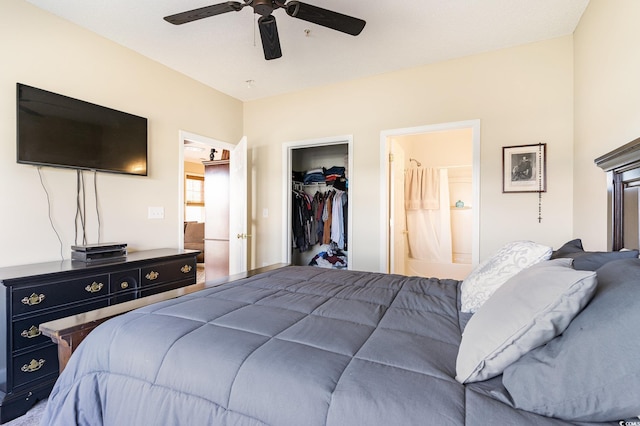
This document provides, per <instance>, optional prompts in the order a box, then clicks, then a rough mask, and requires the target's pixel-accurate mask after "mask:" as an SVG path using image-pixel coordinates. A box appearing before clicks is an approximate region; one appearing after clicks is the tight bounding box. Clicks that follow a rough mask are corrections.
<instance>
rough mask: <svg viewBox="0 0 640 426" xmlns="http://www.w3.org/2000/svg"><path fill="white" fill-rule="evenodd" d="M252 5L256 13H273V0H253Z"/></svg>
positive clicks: (263, 14)
mask: <svg viewBox="0 0 640 426" xmlns="http://www.w3.org/2000/svg"><path fill="white" fill-rule="evenodd" d="M251 6H252V7H253V12H254V13H257V14H258V15H262V16H268V15H271V12H273V9H274V7H273V1H272V0H253V2H252V4H251Z"/></svg>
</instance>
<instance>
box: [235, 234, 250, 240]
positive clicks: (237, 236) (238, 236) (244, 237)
mask: <svg viewBox="0 0 640 426" xmlns="http://www.w3.org/2000/svg"><path fill="white" fill-rule="evenodd" d="M249 237H251V235H247V234H238V235H236V238H238V239H242V240H246V239H247V238H249Z"/></svg>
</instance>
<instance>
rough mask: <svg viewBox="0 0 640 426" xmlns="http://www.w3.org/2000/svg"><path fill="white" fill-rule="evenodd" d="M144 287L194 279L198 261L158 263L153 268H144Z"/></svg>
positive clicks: (142, 277)
mask: <svg viewBox="0 0 640 426" xmlns="http://www.w3.org/2000/svg"><path fill="white" fill-rule="evenodd" d="M140 275H141V278H140V279H141V284H142V287H143V288H144V287H147V286H151V285H154V286H155V285H160V284H166V283H169V282H172V281H179V280H185V279H194V280H195V276H196V260H195V258H192V259H184V260H174V261H170V262H164V263H156V264H155V265H153V266H150V267H146V268H142V270H141V274H140Z"/></svg>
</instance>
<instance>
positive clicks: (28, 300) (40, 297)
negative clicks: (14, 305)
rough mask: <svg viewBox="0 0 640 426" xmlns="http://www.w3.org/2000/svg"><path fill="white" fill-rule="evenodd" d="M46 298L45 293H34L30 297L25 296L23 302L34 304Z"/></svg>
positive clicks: (29, 304)
mask: <svg viewBox="0 0 640 426" xmlns="http://www.w3.org/2000/svg"><path fill="white" fill-rule="evenodd" d="M43 300H44V294H35V293H32V294H31V296H29V297H23V298H22V300H21V302H22V304H23V305H27V306H33V305H37V304H38V303H40V302H42V301H43Z"/></svg>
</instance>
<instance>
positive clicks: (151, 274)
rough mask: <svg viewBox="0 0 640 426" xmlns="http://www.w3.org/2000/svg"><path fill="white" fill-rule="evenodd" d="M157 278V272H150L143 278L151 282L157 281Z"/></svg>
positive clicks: (158, 274)
mask: <svg viewBox="0 0 640 426" xmlns="http://www.w3.org/2000/svg"><path fill="white" fill-rule="evenodd" d="M159 276H160V273H159V272H156V271H151V272H149V273H148V274H147V275H145V278H147V279H148V280H151V281H153V280H155V279H157V278H158V277H159Z"/></svg>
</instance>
